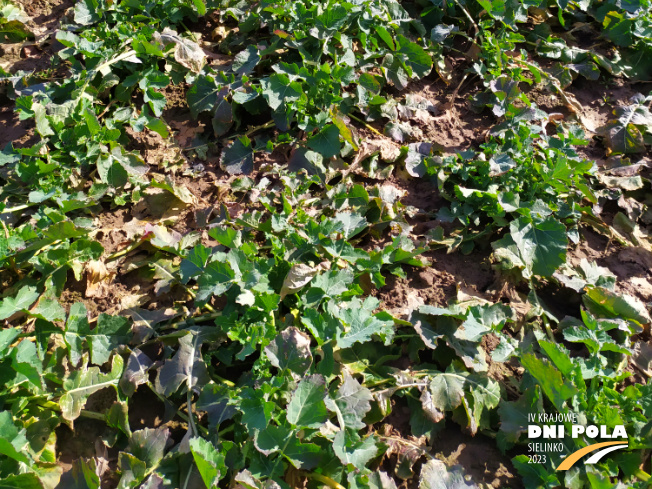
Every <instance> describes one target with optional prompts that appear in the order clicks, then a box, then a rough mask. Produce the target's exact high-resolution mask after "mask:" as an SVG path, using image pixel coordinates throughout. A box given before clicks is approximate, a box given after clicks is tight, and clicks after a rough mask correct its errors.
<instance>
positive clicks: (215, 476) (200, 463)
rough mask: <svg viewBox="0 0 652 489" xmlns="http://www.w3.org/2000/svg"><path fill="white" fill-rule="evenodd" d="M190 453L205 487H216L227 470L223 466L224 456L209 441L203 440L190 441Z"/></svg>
mask: <svg viewBox="0 0 652 489" xmlns="http://www.w3.org/2000/svg"><path fill="white" fill-rule="evenodd" d="M190 451H191V452H192V458H193V459H194V460H195V465H197V469H198V470H199V475H201V478H202V480H203V481H204V484H206V487H217V483H218V482H219V481H220V478H221V477H222V476H223V475H225V474H226V470H227V469H226V466H225V465H224V454H222V453H220V452H218V451H217V450H216V449H215V447H214V446H213V444H212V443H211V442H210V441H208V440H205V439H203V438H193V439H192V440H190Z"/></svg>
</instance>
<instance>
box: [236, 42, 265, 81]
mask: <svg viewBox="0 0 652 489" xmlns="http://www.w3.org/2000/svg"><path fill="white" fill-rule="evenodd" d="M259 61H260V55H259V54H258V48H257V47H256V46H247V49H245V50H244V51H240V52H239V53H238V54H236V55H235V58H234V59H233V65H232V66H231V68H232V69H233V71H235V72H236V73H237V74H238V75H247V74H249V73H251V72H252V71H253V69H254V68H255V67H256V65H257V64H258V62H259Z"/></svg>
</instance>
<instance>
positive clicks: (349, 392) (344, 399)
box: [325, 373, 373, 430]
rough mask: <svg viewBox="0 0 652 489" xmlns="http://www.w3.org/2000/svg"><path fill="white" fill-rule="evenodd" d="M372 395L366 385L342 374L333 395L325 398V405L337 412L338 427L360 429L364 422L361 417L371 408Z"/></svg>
mask: <svg viewBox="0 0 652 489" xmlns="http://www.w3.org/2000/svg"><path fill="white" fill-rule="evenodd" d="M372 399H373V395H372V394H371V391H370V390H369V389H367V388H366V387H364V386H362V385H360V383H359V382H358V381H357V380H355V379H354V378H353V377H351V376H350V375H349V374H348V373H345V374H344V381H343V382H342V385H341V386H340V388H339V389H338V390H337V393H336V394H335V397H327V398H326V399H325V402H326V407H327V408H328V409H329V410H330V411H332V412H334V413H336V414H337V419H338V420H339V423H340V429H344V428H351V429H354V430H359V429H362V428H364V427H365V426H366V424H365V423H364V422H363V421H362V418H364V417H365V415H366V414H367V413H368V412H369V411H370V410H371V400H372Z"/></svg>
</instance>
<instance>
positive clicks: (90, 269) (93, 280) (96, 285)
mask: <svg viewBox="0 0 652 489" xmlns="http://www.w3.org/2000/svg"><path fill="white" fill-rule="evenodd" d="M114 275H115V272H109V270H108V269H107V268H106V265H105V264H104V262H103V261H99V260H91V261H89V262H88V263H86V292H85V294H84V295H85V296H86V297H97V298H99V297H106V296H107V295H108V293H109V285H110V283H111V280H112V278H113V276H114Z"/></svg>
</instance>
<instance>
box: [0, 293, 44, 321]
mask: <svg viewBox="0 0 652 489" xmlns="http://www.w3.org/2000/svg"><path fill="white" fill-rule="evenodd" d="M38 297H39V293H38V292H37V291H36V287H33V286H31V285H28V286H26V287H22V288H21V289H20V290H19V291H18V294H16V297H5V298H4V299H3V301H2V303H0V320H1V319H7V318H8V317H11V316H13V315H14V314H16V313H17V312H20V311H24V310H26V309H27V308H28V307H29V306H31V305H32V304H34V301H36V299H38Z"/></svg>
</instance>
